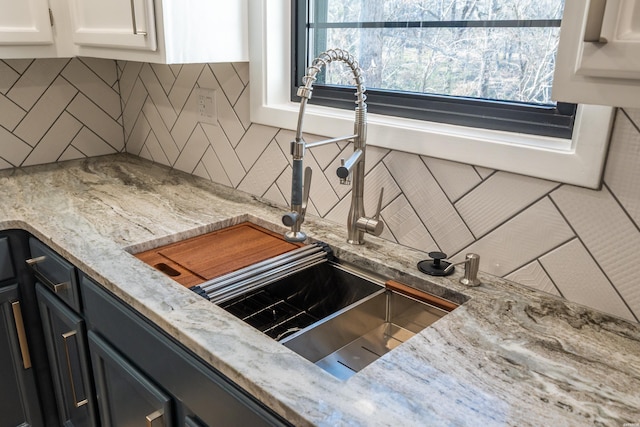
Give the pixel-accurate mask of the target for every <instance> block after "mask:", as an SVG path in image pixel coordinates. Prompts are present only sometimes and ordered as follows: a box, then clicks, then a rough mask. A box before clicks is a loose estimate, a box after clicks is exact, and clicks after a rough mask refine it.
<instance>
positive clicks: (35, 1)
mask: <svg viewBox="0 0 640 427" xmlns="http://www.w3.org/2000/svg"><path fill="white" fill-rule="evenodd" d="M53 1H54V2H55V1H61V0H53ZM54 23H55V20H53V19H52V15H50V11H49V1H48V0H19V1H18V0H0V58H38V57H57V56H71V55H72V52H71V46H70V45H67V46H66V47H62V46H59V45H58V44H57V40H56V31H55V30H56V27H54ZM61 23H63V24H64V23H65V19H64V17H63V18H62V20H61ZM63 38H64V37H63Z"/></svg>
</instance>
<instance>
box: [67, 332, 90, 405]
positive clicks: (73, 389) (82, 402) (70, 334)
mask: <svg viewBox="0 0 640 427" xmlns="http://www.w3.org/2000/svg"><path fill="white" fill-rule="evenodd" d="M77 333H78V332H77V331H70V332H67V333H65V334H62V340H63V341H64V351H65V353H66V355H67V370H68V373H69V383H70V384H71V394H72V395H73V403H74V405H76V408H79V407H81V406H83V405H86V404H87V403H89V400H88V399H82V400H80V401H79V400H78V396H77V394H76V385H75V382H74V381H73V369H72V368H71V355H70V354H69V340H70V339H71V338H72V337H73V338H76V335H77Z"/></svg>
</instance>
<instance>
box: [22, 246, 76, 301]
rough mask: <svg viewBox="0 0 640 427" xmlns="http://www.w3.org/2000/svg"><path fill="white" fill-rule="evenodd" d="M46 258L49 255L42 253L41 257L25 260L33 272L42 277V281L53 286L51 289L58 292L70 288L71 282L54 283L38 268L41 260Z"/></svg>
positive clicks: (39, 277)
mask: <svg viewBox="0 0 640 427" xmlns="http://www.w3.org/2000/svg"><path fill="white" fill-rule="evenodd" d="M46 259H47V257H46V256H45V255H42V256H39V257H35V258H29V259H27V260H25V262H26V263H27V265H28V266H29V267H31V269H32V270H33V272H34V273H35V274H36V277H37V278H38V279H40V280H41V281H42V282H44V284H45V285H47V286H48V287H49V288H51V290H52V291H53V292H55V293H56V294H58V293H60V292H62V291H64V290H66V289H68V288H69V287H70V286H71V282H62V283H53V282H52V281H51V280H49V279H47V278H46V277H45V276H44V275H43V274H42V273H41V272H40V271H39V270H38V264H40V263H41V262H43V261H45V260H46Z"/></svg>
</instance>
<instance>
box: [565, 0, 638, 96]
mask: <svg viewBox="0 0 640 427" xmlns="http://www.w3.org/2000/svg"><path fill="white" fill-rule="evenodd" d="M553 98H554V99H556V100H558V101H567V102H578V103H589V104H601V105H612V106H618V107H640V1H637V0H566V3H565V10H564V16H563V19H562V29H561V33H560V46H559V48H558V58H557V64H556V72H555V76H554V85H553Z"/></svg>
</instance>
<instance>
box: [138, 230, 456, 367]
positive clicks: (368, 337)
mask: <svg viewBox="0 0 640 427" xmlns="http://www.w3.org/2000/svg"><path fill="white" fill-rule="evenodd" d="M133 253H136V252H135V251H133ZM136 256H137V257H138V258H139V259H141V260H142V261H144V262H146V263H147V264H149V265H152V266H153V267H155V268H156V269H158V270H160V271H162V272H163V273H165V274H167V275H168V276H169V277H171V278H172V279H174V280H175V281H177V282H178V283H181V284H182V285H184V286H186V287H188V288H189V289H191V290H193V291H194V292H197V293H198V294H199V295H201V296H203V297H204V298H206V299H208V300H209V301H211V302H212V303H214V304H217V305H218V306H220V307H222V308H223V309H225V310H227V311H228V312H230V313H231V314H233V315H235V316H236V317H238V318H240V319H242V320H243V321H245V322H247V323H248V324H250V325H251V326H253V327H255V328H256V329H258V330H259V331H261V332H263V333H264V334H266V335H267V336H269V337H271V338H273V339H275V340H276V341H279V342H280V343H282V344H283V345H285V346H286V347H288V348H290V349H291V350H293V351H295V352H296V353H298V354H300V355H301V356H303V357H305V358H306V359H308V360H309V361H311V362H313V363H315V364H316V365H317V366H319V367H321V368H322V369H324V370H326V371H328V372H330V373H331V374H333V375H335V376H336V377H338V378H341V379H346V378H349V377H350V376H351V375H353V374H354V373H356V372H358V371H359V370H361V369H362V368H364V367H365V366H367V365H368V364H370V363H372V362H373V361H375V360H376V359H377V358H379V357H381V356H382V355H384V354H385V353H387V352H389V351H391V350H393V349H394V348H396V347H397V346H399V345H401V344H402V343H403V342H404V341H406V340H408V339H409V338H411V337H412V336H413V335H415V334H416V333H419V332H420V331H421V330H422V329H424V328H426V327H427V326H429V325H431V324H432V323H433V322H435V321H437V320H438V319H440V318H441V317H443V316H444V315H445V314H447V312H449V311H451V310H453V309H454V308H455V307H457V305H456V304H454V303H452V302H449V301H446V300H442V299H440V298H438V297H435V296H432V295H429V294H425V293H422V292H419V291H417V290H416V289H414V288H411V287H408V286H406V285H402V284H400V283H397V282H393V281H385V280H384V279H382V278H380V277H378V276H377V275H375V274H370V273H367V272H364V271H361V270H359V269H355V268H352V267H350V266H346V265H344V264H342V263H340V261H339V260H337V259H336V258H335V257H334V254H333V251H332V249H331V248H330V247H329V246H328V245H327V244H325V243H322V242H315V243H313V244H309V245H303V244H291V243H290V242H286V241H284V240H283V239H282V238H281V236H280V235H279V234H276V233H273V232H271V231H269V230H267V229H264V228H262V227H259V226H257V225H255V224H252V223H250V222H242V223H239V224H237V225H234V226H230V227H227V228H222V229H219V230H216V231H213V232H210V233H207V234H204V235H200V236H195V237H191V238H187V239H184V240H179V241H176V242H173V243H168V244H166V245H164V246H159V247H154V248H153V249H148V250H145V251H142V252H138V253H136ZM460 299H464V298H460ZM425 301H426V303H425Z"/></svg>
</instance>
